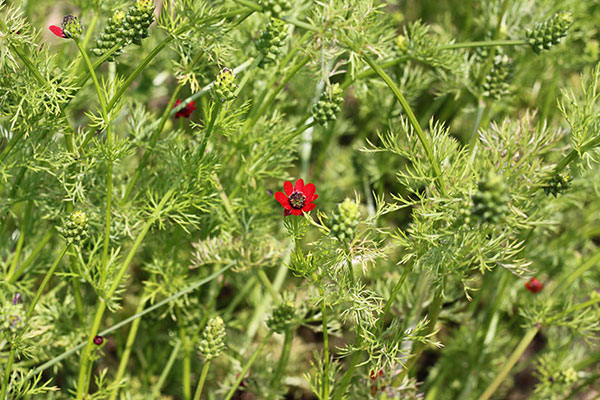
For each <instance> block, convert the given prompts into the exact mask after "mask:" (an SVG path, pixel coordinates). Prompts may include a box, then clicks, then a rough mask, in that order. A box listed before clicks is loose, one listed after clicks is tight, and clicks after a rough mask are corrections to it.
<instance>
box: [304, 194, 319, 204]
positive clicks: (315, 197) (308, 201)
mask: <svg viewBox="0 0 600 400" xmlns="http://www.w3.org/2000/svg"><path fill="white" fill-rule="evenodd" d="M318 198H319V195H318V194H313V195H312V197H311V198H310V200H308V198H307V199H306V200H307V203H310V202H313V201H315V200H316V199H318Z"/></svg>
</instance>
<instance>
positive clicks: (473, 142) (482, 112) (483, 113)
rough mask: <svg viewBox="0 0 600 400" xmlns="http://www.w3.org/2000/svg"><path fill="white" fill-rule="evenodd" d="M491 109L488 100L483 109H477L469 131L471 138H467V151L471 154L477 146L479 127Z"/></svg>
mask: <svg viewBox="0 0 600 400" xmlns="http://www.w3.org/2000/svg"><path fill="white" fill-rule="evenodd" d="M491 108H492V103H491V102H490V101H489V100H488V101H486V102H485V106H484V107H483V108H482V107H481V106H479V107H478V108H477V118H475V123H474V124H473V129H471V136H470V137H469V151H471V152H473V153H474V152H475V146H476V144H477V138H478V135H477V133H478V131H479V127H480V126H481V124H482V123H483V122H484V121H485V120H486V119H487V117H488V114H489V113H490V109H491Z"/></svg>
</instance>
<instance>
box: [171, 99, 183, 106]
mask: <svg viewBox="0 0 600 400" xmlns="http://www.w3.org/2000/svg"><path fill="white" fill-rule="evenodd" d="M180 104H181V100H179V99H177V101H176V102H175V105H174V106H173V108H177V106H178V105H180Z"/></svg>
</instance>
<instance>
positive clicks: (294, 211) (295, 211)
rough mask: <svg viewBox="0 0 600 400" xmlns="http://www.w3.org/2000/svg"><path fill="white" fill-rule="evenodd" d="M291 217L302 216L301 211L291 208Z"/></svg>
mask: <svg viewBox="0 0 600 400" xmlns="http://www.w3.org/2000/svg"><path fill="white" fill-rule="evenodd" d="M292 215H302V210H299V209H297V208H292Z"/></svg>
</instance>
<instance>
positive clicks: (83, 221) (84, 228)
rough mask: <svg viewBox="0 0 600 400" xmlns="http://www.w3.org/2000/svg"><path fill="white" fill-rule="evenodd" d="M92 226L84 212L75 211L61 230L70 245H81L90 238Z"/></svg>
mask: <svg viewBox="0 0 600 400" xmlns="http://www.w3.org/2000/svg"><path fill="white" fill-rule="evenodd" d="M89 230H90V225H89V222H88V217H87V215H85V213H84V212H82V211H74V212H72V213H71V215H69V218H67V220H66V221H65V222H64V226H63V227H62V228H60V229H59V232H60V234H61V235H62V236H63V238H64V239H65V241H66V242H67V243H68V244H73V245H75V246H78V245H80V244H81V243H82V242H83V241H85V239H87V237H88V236H89Z"/></svg>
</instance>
